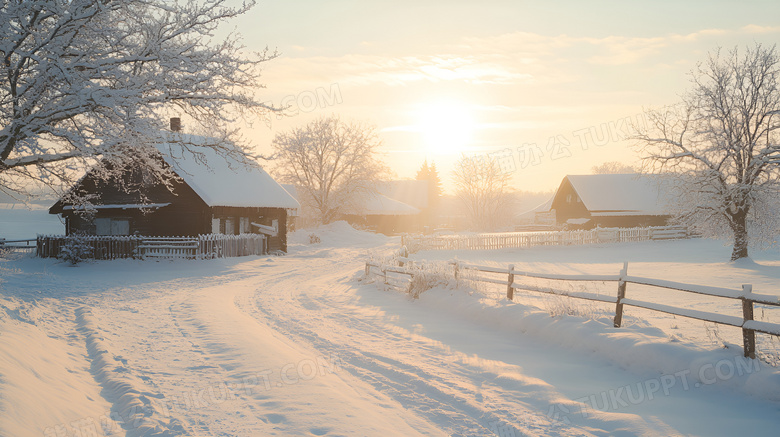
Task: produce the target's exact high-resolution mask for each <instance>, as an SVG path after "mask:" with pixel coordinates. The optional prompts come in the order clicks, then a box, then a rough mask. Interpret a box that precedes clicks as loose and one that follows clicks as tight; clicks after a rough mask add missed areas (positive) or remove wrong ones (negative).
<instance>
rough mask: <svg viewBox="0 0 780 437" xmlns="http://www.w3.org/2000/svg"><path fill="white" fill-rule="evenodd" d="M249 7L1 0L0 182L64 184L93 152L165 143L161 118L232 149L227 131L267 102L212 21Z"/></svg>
mask: <svg viewBox="0 0 780 437" xmlns="http://www.w3.org/2000/svg"><path fill="white" fill-rule="evenodd" d="M252 6H253V2H249V3H244V4H241V5H239V6H237V7H231V6H228V1H227V0H180V1H167V0H109V1H93V0H32V1H6V2H3V3H2V6H0V23H2V27H1V28H0V80H2V87H0V188H3V187H4V188H5V189H9V188H10V189H15V190H19V189H21V188H22V187H23V185H24V181H25V178H30V177H32V178H33V179H36V178H37V179H38V180H41V181H44V182H47V183H51V184H56V183H59V182H66V183H67V182H70V181H71V180H72V178H73V177H74V176H76V175H78V174H79V173H80V172H83V167H84V165H85V164H87V163H94V162H95V159H96V158H100V159H102V160H106V159H107V160H109V161H111V160H117V161H116V162H115V163H114V165H110V166H107V168H109V167H110V168H114V169H117V171H119V169H120V167H121V166H120V165H118V164H121V157H122V156H123V155H125V154H127V153H136V158H138V157H140V158H142V159H141V162H140V164H144V163H147V160H146V158H151V156H152V155H153V154H152V153H151V152H150V151H148V150H147V151H143V150H142V149H144V148H151V145H153V144H154V143H155V142H158V141H161V140H164V139H165V138H163V136H164V130H165V127H166V125H167V119H168V118H169V115H173V114H175V115H182V116H184V117H185V120H186V121H187V122H188V123H191V124H192V126H191V129H190V130H191V131H193V132H195V133H197V132H198V131H202V132H209V134H211V135H213V136H215V137H217V138H221V139H224V140H225V141H227V142H231V143H234V144H237V145H239V149H238V152H239V153H240V152H241V148H240V146H241V145H242V141H241V138H240V136H239V135H238V131H237V130H236V129H235V128H234V127H233V126H235V122H237V121H239V120H240V119H242V118H247V119H251V118H253V117H254V116H258V115H261V114H262V113H263V112H265V111H268V110H274V108H271V107H268V106H267V105H265V104H263V103H262V102H261V101H260V99H259V97H257V96H256V95H255V94H256V92H257V90H258V89H260V88H262V84H260V83H259V82H258V77H259V66H260V64H261V63H262V62H265V61H267V60H269V59H272V58H273V57H275V56H276V53H269V52H268V51H266V52H263V53H253V54H252V53H245V52H244V48H243V47H242V46H241V44H240V42H239V39H238V38H237V36H235V35H232V34H231V35H228V36H227V37H225V38H219V37H217V36H216V32H217V30H218V28H219V26H220V25H221V24H223V23H225V22H226V21H228V20H230V19H231V18H234V17H237V16H239V15H241V14H243V13H245V12H246V11H248V10H249V8H251V7H252Z"/></svg>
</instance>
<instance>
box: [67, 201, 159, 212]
mask: <svg viewBox="0 0 780 437" xmlns="http://www.w3.org/2000/svg"><path fill="white" fill-rule="evenodd" d="M168 205H170V203H121V204H109V205H90V206H89V207H87V206H86V205H65V206H63V207H62V210H63V211H73V210H76V211H79V210H81V211H84V210H86V209H158V208H162V207H164V206H168Z"/></svg>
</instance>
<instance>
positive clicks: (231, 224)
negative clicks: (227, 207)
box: [225, 217, 236, 235]
mask: <svg viewBox="0 0 780 437" xmlns="http://www.w3.org/2000/svg"><path fill="white" fill-rule="evenodd" d="M225 233H226V234H228V235H232V234H235V233H236V222H235V220H234V219H233V217H228V218H226V219H225Z"/></svg>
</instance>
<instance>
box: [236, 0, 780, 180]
mask: <svg viewBox="0 0 780 437" xmlns="http://www.w3.org/2000/svg"><path fill="white" fill-rule="evenodd" d="M778 17H780V2H778V1H776V0H775V1H741V2H736V1H733V2H727V1H642V2H639V1H614V2H607V1H588V2H582V1H559V2H553V1H546V2H542V1H538V2H536V1H533V2H531V1H483V2H474V1H424V2H423V1H356V0H355V1H352V0H338V1H327V2H324V1H259V2H258V5H257V6H256V7H255V8H254V9H253V10H252V11H251V12H250V13H249V14H247V15H246V16H245V17H242V18H241V19H239V20H237V21H235V22H234V23H233V24H234V25H235V27H236V30H237V31H238V32H239V33H240V34H241V35H242V36H243V38H244V43H245V44H246V45H247V47H248V48H250V49H262V48H263V47H265V46H268V47H270V48H271V49H274V48H276V49H278V50H279V51H280V52H281V56H280V57H279V58H277V59H275V60H272V61H270V62H268V63H266V64H265V69H264V71H263V78H262V81H263V83H265V84H266V86H267V88H266V89H264V90H262V91H261V96H262V98H263V100H266V101H268V102H272V103H274V104H276V105H280V104H283V103H289V104H292V108H291V109H292V110H293V112H297V114H296V115H294V116H292V117H287V118H284V119H276V118H272V119H271V120H270V122H269V123H259V124H257V125H255V126H254V128H253V130H252V132H251V136H252V138H253V140H254V142H255V143H256V144H257V145H258V147H259V149H260V150H261V151H264V152H267V151H269V150H270V147H269V144H270V142H271V140H272V139H273V136H274V135H275V134H276V133H278V132H281V131H285V130H288V129H290V128H291V127H293V126H296V125H303V124H306V123H307V122H309V121H311V120H312V119H314V118H317V117H320V116H327V115H330V114H337V115H340V116H341V117H342V118H344V119H354V120H359V121H364V122H367V123H370V124H373V125H375V126H377V128H378V130H379V133H380V136H381V139H382V141H383V147H382V150H383V152H384V153H385V154H386V156H385V158H384V160H385V162H386V163H387V164H388V165H389V166H390V167H391V168H392V170H393V171H394V172H395V173H396V175H397V177H399V178H412V177H414V175H415V174H416V171H417V170H418V169H419V167H420V165H422V163H423V160H424V159H428V160H429V161H435V162H436V164H437V166H438V168H439V172H440V175H441V176H442V179H443V180H444V181H445V184H447V183H448V179H449V178H450V170H451V164H452V162H453V161H454V160H455V159H457V158H458V157H459V156H460V154H461V153H467V154H469V155H474V154H478V155H479V154H481V155H485V154H488V153H496V152H498V153H499V155H501V156H502V157H503V161H502V162H503V164H504V167H505V168H506V169H507V170H508V171H512V173H513V175H514V177H513V182H514V187H515V188H516V189H519V190H551V189H555V188H557V186H558V184H559V183H560V181H561V179H562V178H563V176H565V175H566V174H583V173H590V169H591V167H593V166H594V165H598V164H601V163H603V162H606V161H622V162H626V163H629V164H631V163H635V162H636V161H637V158H638V155H637V153H636V152H635V151H634V149H632V148H631V147H630V144H629V143H628V142H626V141H622V140H621V132H622V131H624V129H625V126H626V120H629V119H632V118H633V119H636V118H637V117H638V116H641V114H642V112H643V108H646V107H657V106H660V105H664V104H673V103H675V102H677V101H678V100H679V95H680V94H681V93H683V92H684V91H686V89H688V87H689V73H690V72H691V70H692V69H694V68H695V67H696V63H697V62H699V61H702V60H704V59H706V56H707V53H708V52H711V51H714V50H715V49H716V48H717V47H718V46H721V47H723V48H724V49H730V48H733V47H734V46H736V45H739V46H741V47H743V48H744V47H745V46H746V45H753V44H754V42H760V43H763V44H768V45H772V44H775V43H776V42H778V41H780V18H778Z"/></svg>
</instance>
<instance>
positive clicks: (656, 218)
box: [591, 215, 669, 228]
mask: <svg viewBox="0 0 780 437" xmlns="http://www.w3.org/2000/svg"><path fill="white" fill-rule="evenodd" d="M668 221H669V216H668V215H632V216H602V217H594V218H593V219H592V220H591V222H593V227H596V226H600V227H602V228H636V227H647V226H666V225H667V224H668Z"/></svg>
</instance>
